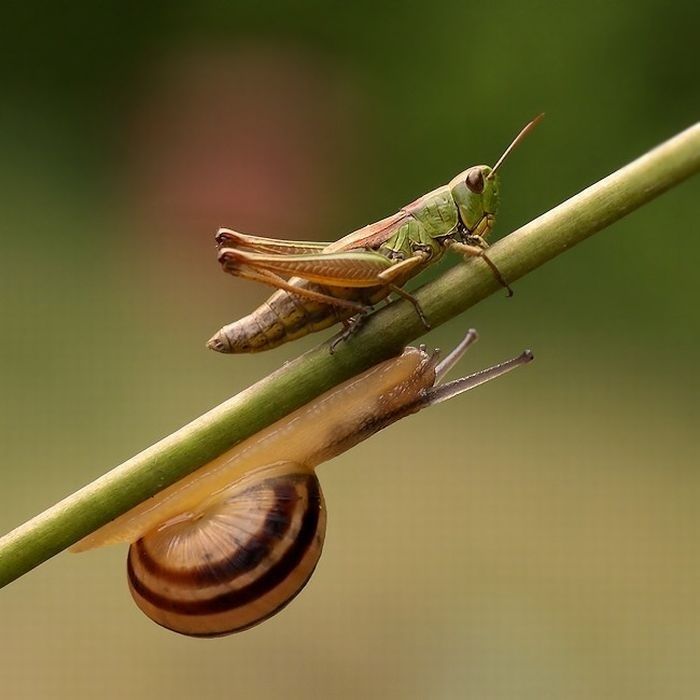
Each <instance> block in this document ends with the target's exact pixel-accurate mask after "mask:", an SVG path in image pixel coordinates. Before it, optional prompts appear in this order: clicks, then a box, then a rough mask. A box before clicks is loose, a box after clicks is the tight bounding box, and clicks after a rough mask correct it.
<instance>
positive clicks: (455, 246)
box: [447, 236, 513, 297]
mask: <svg viewBox="0 0 700 700" xmlns="http://www.w3.org/2000/svg"><path fill="white" fill-rule="evenodd" d="M467 240H469V241H470V243H459V242H458V241H450V242H449V243H448V244H447V245H448V248H449V249H450V250H454V251H456V252H458V253H461V254H462V255H463V256H464V258H465V259H466V258H481V259H482V260H483V261H484V262H485V263H486V264H487V265H488V266H489V268H490V269H491V272H493V276H494V277H495V278H496V279H497V280H498V282H499V284H500V285H501V286H503V287H505V289H506V293H507V296H509V297H512V296H513V290H512V289H511V287H510V285H509V284H508V282H506V280H505V277H503V275H502V274H501V271H500V270H499V269H498V268H497V267H496V265H495V264H494V262H493V260H491V258H489V256H488V255H486V253H485V252H484V251H485V250H486V249H487V248H488V247H489V244H488V243H487V242H486V241H485V240H484V239H483V238H481V237H479V236H473V237H472V238H468V239H467Z"/></svg>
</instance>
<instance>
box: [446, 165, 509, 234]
mask: <svg viewBox="0 0 700 700" xmlns="http://www.w3.org/2000/svg"><path fill="white" fill-rule="evenodd" d="M498 184H499V183H498V174H497V173H495V172H493V170H492V169H491V168H490V167H489V166H488V165H475V166H473V167H471V168H469V169H468V170H465V171H464V172H463V173H460V174H459V175H457V177H455V178H453V180H452V182H450V185H449V187H450V192H451V193H452V197H453V199H454V201H455V204H456V205H457V210H458V212H459V219H460V221H461V222H462V224H463V226H464V228H465V229H466V230H467V235H471V236H479V238H484V237H485V236H486V235H488V233H489V231H490V230H491V228H492V227H493V222H494V220H495V218H496V212H497V211H498V202H499V196H498Z"/></svg>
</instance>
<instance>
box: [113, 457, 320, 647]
mask: <svg viewBox="0 0 700 700" xmlns="http://www.w3.org/2000/svg"><path fill="white" fill-rule="evenodd" d="M325 528H326V511H325V507H324V503H323V495H322V493H321V488H320V485H319V482H318V479H317V477H316V475H315V474H314V472H313V471H312V470H310V469H309V468H307V467H304V466H302V465H300V464H296V463H294V462H280V463H277V464H274V465H269V466H265V467H262V468H260V469H258V470H256V471H254V472H251V473H249V474H247V475H246V476H245V477H244V478H242V479H241V480H240V481H238V482H236V483H235V484H233V485H232V486H231V487H229V488H227V489H226V490H225V491H222V492H220V493H218V494H216V496H215V497H212V498H210V499H208V500H207V502H205V503H203V504H202V505H201V506H200V507H198V508H197V509H196V510H193V511H190V512H187V513H184V514H182V515H179V516H177V517H175V518H172V519H171V520H169V521H168V522H166V523H164V524H163V525H161V526H159V527H158V528H156V529H155V530H152V531H151V532H148V533H147V534H146V535H145V536H144V537H142V538H141V539H139V540H138V541H137V542H135V543H134V544H132V545H131V546H130V547H129V556H128V560H127V571H128V579H129V589H130V590H131V594H132V596H133V598H134V600H135V601H136V604H137V605H138V606H139V608H141V610H142V611H143V612H144V613H146V615H148V617H150V618H151V619H152V620H154V621H155V622H157V623H158V624H160V625H162V626H163V627H167V628H168V629H171V630H174V631H176V632H180V633H181V634H186V635H191V636H196V637H214V636H219V635H225V634H230V633H232V632H238V631H240V630H243V629H246V628H248V627H252V626H253V625H256V624H258V623H259V622H262V621H263V620H265V619H267V618H268V617H270V616H271V615H274V614H275V613H276V612H277V611H279V610H280V609H282V608H283V607H284V606H285V605H286V604H287V603H289V601H290V600H292V598H294V597H295V596H296V595H297V593H299V591H301V589H302V588H303V587H304V585H305V584H306V582H307V581H308V580H309V577H310V576H311V574H312V573H313V570H314V568H315V567H316V564H317V562H318V559H319V557H320V556H321V549H322V546H323V537H324V534H325Z"/></svg>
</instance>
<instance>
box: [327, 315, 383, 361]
mask: <svg viewBox="0 0 700 700" xmlns="http://www.w3.org/2000/svg"><path fill="white" fill-rule="evenodd" d="M372 311H374V307H372V306H368V307H367V308H366V309H365V310H364V311H361V312H359V313H357V314H355V315H354V316H351V317H350V318H347V319H345V320H344V321H343V330H342V331H340V333H338V335H337V336H336V337H335V338H333V340H332V341H331V345H330V352H331V355H333V354H334V353H335V350H336V348H337V347H338V346H339V345H340V344H341V343H344V342H345V341H346V340H348V339H349V338H352V336H353V335H355V333H357V331H359V330H360V328H362V325H363V324H364V322H365V321H366V320H367V317H368V316H369V315H370V313H371V312H372Z"/></svg>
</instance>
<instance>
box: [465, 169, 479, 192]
mask: <svg viewBox="0 0 700 700" xmlns="http://www.w3.org/2000/svg"><path fill="white" fill-rule="evenodd" d="M465 183H466V185H467V187H468V188H469V189H470V190H471V191H472V192H473V193H474V194H481V193H482V192H483V191H484V174H483V173H482V172H481V168H472V169H471V170H470V171H469V172H468V173H467V178H466V180H465Z"/></svg>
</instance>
